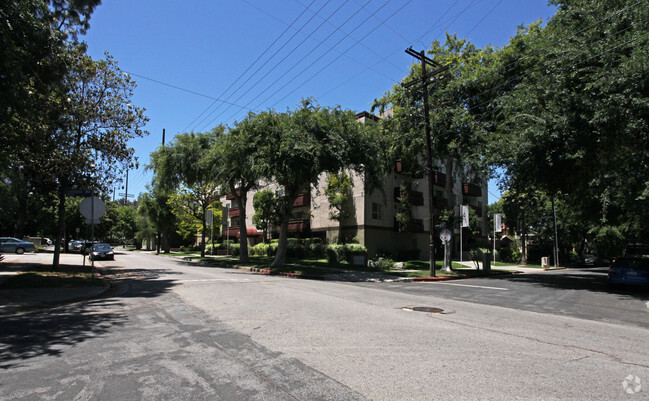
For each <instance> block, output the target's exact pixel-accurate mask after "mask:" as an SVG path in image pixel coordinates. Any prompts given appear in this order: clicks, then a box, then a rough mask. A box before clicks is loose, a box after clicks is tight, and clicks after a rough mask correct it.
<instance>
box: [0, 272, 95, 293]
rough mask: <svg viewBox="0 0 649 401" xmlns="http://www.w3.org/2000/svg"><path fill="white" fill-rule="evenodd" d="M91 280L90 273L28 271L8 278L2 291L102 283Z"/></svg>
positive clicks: (2, 286)
mask: <svg viewBox="0 0 649 401" xmlns="http://www.w3.org/2000/svg"><path fill="white" fill-rule="evenodd" d="M96 277H97V276H96V275H95V278H91V276H90V272H78V271H77V272H75V271H56V272H46V271H30V272H25V273H20V274H17V275H15V276H12V277H10V278H8V279H7V280H6V281H4V282H3V283H2V284H0V288H2V289H12V288H13V289H16V288H51V287H64V288H65V287H87V286H95V285H96V286H101V285H104V282H103V281H102V280H101V279H99V278H96Z"/></svg>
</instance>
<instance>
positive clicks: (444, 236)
mask: <svg viewBox="0 0 649 401" xmlns="http://www.w3.org/2000/svg"><path fill="white" fill-rule="evenodd" d="M439 239H441V240H442V242H444V243H447V242H449V241H450V240H451V230H449V229H448V228H445V229H443V230H442V232H441V233H439Z"/></svg>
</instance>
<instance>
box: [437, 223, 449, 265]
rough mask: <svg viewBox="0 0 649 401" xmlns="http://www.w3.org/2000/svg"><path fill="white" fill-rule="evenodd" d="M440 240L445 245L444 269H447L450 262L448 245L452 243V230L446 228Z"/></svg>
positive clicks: (440, 234) (441, 233) (440, 235)
mask: <svg viewBox="0 0 649 401" xmlns="http://www.w3.org/2000/svg"><path fill="white" fill-rule="evenodd" d="M439 239H441V240H442V243H444V267H443V268H444V269H447V268H448V266H449V260H448V249H447V247H448V244H449V242H451V230H449V229H448V228H445V229H443V230H442V232H440V233H439Z"/></svg>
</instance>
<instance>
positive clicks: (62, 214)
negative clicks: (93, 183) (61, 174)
mask: <svg viewBox="0 0 649 401" xmlns="http://www.w3.org/2000/svg"><path fill="white" fill-rule="evenodd" d="M65 192H66V188H65V186H64V185H62V186H61V188H60V189H59V209H58V212H59V213H58V219H59V231H58V233H56V244H55V245H54V257H53V259H52V269H54V270H56V269H58V267H59V257H60V255H61V239H62V238H65Z"/></svg>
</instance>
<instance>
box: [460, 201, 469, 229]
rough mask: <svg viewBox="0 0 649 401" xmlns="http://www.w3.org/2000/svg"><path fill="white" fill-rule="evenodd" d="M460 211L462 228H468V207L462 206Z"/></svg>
mask: <svg viewBox="0 0 649 401" xmlns="http://www.w3.org/2000/svg"><path fill="white" fill-rule="evenodd" d="M460 211H461V213H462V227H468V226H469V206H468V205H462V208H461V209H460Z"/></svg>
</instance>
